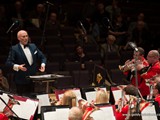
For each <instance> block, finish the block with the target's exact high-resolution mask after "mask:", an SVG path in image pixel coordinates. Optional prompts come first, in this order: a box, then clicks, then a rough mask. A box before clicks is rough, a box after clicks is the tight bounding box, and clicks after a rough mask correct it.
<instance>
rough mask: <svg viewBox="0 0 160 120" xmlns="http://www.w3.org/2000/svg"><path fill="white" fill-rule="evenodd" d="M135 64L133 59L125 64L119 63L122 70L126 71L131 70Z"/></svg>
mask: <svg viewBox="0 0 160 120" xmlns="http://www.w3.org/2000/svg"><path fill="white" fill-rule="evenodd" d="M133 66H134V62H133V61H129V62H127V63H126V64H125V65H119V66H118V67H119V69H120V70H121V71H122V72H126V71H128V70H131V68H132V67H133Z"/></svg>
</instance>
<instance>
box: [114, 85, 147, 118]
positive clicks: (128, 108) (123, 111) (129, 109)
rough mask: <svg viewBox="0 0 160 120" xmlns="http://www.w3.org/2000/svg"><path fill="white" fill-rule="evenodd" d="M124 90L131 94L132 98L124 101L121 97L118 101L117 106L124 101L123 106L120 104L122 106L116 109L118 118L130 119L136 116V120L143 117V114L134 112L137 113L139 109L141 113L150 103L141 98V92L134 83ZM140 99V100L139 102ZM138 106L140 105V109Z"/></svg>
mask: <svg viewBox="0 0 160 120" xmlns="http://www.w3.org/2000/svg"><path fill="white" fill-rule="evenodd" d="M123 90H124V92H125V94H126V95H129V97H130V98H129V100H128V101H122V100H125V99H123V98H121V99H120V100H119V101H118V102H116V103H115V105H116V106H117V105H118V106H120V104H122V102H123V106H120V107H121V108H118V109H116V119H117V120H125V119H128V120H130V119H132V118H133V117H136V120H138V119H141V116H138V115H137V116H136V115H134V114H135V113H137V111H136V110H138V114H140V113H141V112H142V111H143V109H144V108H146V107H147V106H148V105H149V102H147V101H145V100H144V99H143V98H139V92H138V90H137V88H136V87H135V86H133V85H128V86H127V87H125V88H124V89H123ZM137 96H138V97H137ZM138 100H140V101H139V102H137V101H138ZM137 106H139V107H138V109H137Z"/></svg>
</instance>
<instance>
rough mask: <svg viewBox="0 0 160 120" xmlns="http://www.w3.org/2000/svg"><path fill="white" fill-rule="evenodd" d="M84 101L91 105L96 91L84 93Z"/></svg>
mask: <svg viewBox="0 0 160 120" xmlns="http://www.w3.org/2000/svg"><path fill="white" fill-rule="evenodd" d="M85 94H86V99H87V101H88V102H89V103H91V102H92V101H93V100H95V98H96V91H91V92H86V93H85Z"/></svg>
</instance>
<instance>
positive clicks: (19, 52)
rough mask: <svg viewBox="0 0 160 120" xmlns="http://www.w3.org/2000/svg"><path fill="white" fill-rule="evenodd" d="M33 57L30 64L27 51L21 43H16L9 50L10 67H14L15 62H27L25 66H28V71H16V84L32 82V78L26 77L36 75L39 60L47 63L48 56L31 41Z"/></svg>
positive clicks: (8, 60)
mask: <svg viewBox="0 0 160 120" xmlns="http://www.w3.org/2000/svg"><path fill="white" fill-rule="evenodd" d="M28 47H29V49H30V51H31V54H32V58H33V63H32V65H30V64H29V63H28V60H27V58H26V56H25V53H24V52H23V49H22V47H21V45H20V44H16V45H14V46H12V47H11V50H10V52H9V55H8V58H7V61H6V65H7V66H8V67H11V68H13V66H14V64H18V65H21V64H25V67H26V68H27V71H21V70H19V71H14V81H15V83H16V84H28V83H30V82H31V80H29V79H26V76H30V75H35V74H36V72H37V71H38V69H39V68H38V67H37V65H38V64H37V63H38V61H39V60H40V61H39V62H41V63H45V64H46V57H45V56H44V54H43V53H42V52H41V51H40V50H39V49H38V48H37V47H36V45H35V44H32V43H30V44H29V45H28Z"/></svg>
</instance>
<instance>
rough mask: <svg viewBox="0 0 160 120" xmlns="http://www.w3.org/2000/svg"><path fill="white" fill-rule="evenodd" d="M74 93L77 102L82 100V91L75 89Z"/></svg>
mask: <svg viewBox="0 0 160 120" xmlns="http://www.w3.org/2000/svg"><path fill="white" fill-rule="evenodd" d="M73 92H74V93H75V94H76V97H77V100H78V99H81V98H82V96H81V92H80V89H73Z"/></svg>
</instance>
